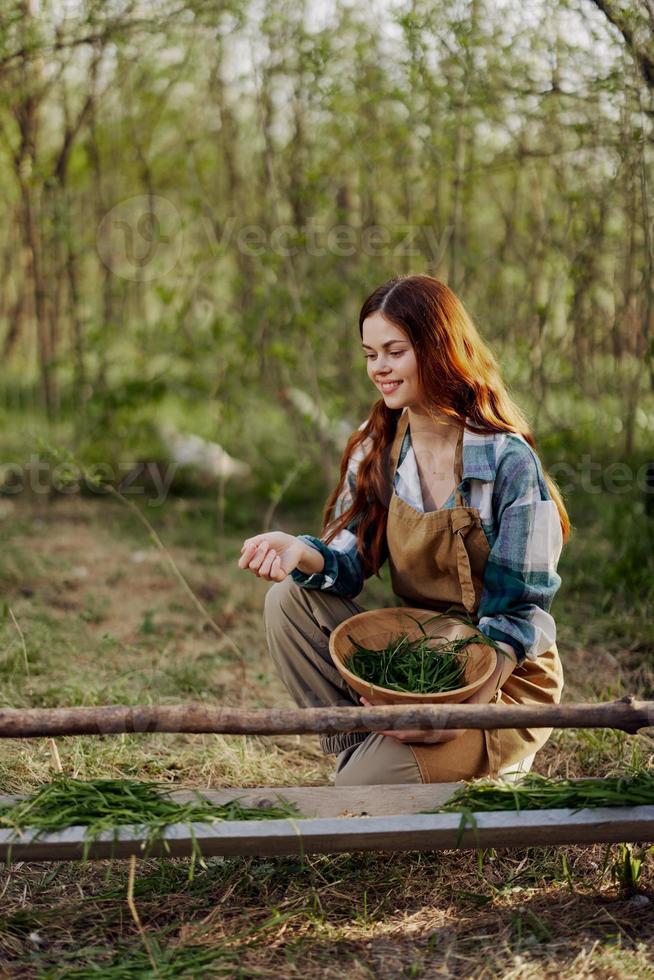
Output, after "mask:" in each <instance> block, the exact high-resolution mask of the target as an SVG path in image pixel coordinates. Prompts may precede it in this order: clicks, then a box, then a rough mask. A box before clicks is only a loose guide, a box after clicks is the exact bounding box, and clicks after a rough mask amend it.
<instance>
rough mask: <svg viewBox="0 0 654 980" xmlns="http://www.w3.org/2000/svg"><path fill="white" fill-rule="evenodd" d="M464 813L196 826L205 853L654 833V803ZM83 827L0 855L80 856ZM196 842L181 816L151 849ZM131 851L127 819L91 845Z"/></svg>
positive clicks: (6, 842) (514, 842)
mask: <svg viewBox="0 0 654 980" xmlns="http://www.w3.org/2000/svg"><path fill="white" fill-rule="evenodd" d="M460 819H461V818H460V814H410V815H402V816H391V817H340V818H321V817H318V818H316V819H314V820H262V821H256V822H253V821H243V820H235V821H225V822H223V823H217V824H212V825H209V824H194V825H192V831H193V836H194V838H195V841H196V842H197V846H198V847H199V848H200V850H201V852H202V854H203V855H204V856H205V857H214V856H218V855H220V856H228V855H261V856H275V855H284V854H293V855H302V854H317V853H324V854H333V853H339V852H342V851H359V850H363V851H377V850H381V851H414V850H420V851H422V850H430V851H431V850H450V849H453V848H462V849H469V848H480V847H505V848H514V847H525V846H527V845H538V846H547V845H551V844H592V843H597V842H605V843H623V842H624V843H629V842H634V841H643V842H648V841H652V840H654V806H639V807H604V808H597V809H586V810H577V811H572V810H538V811H524V812H522V813H515V812H503V813H480V814H477V815H476V823H477V826H476V828H475V829H468V830H466V831H465V832H464V833H463V835H462V836H461V837H460V839H459V824H460ZM84 833H85V831H84V828H83V827H69V828H68V829H67V830H65V831H63V832H61V833H57V834H48V835H43V836H41V837H40V838H39V839H36V836H35V834H34V833H33V832H26V833H25V834H24V835H22V836H21V837H19V838H18V839H13V840H12V834H11V833H10V832H9V831H0V859H1V860H3V861H7V860H12V861H71V860H80V859H81V858H82V856H83V850H84ZM192 850H193V840H192V835H191V832H190V828H189V826H188V825H181V824H175V825H172V826H170V827H169V828H167V830H166V833H165V844H164V842H158V843H157V844H156V845H154V846H153V847H152V848H151V849H150V850H149V851H148V854H149V855H150V856H158V855H166V854H167V855H169V856H171V857H184V856H189V855H190V854H191V853H192ZM132 854H136V855H140V856H144V838H143V835H142V834H140V833H139V832H138V831H137V830H135V829H130V828H127V827H125V828H122V829H121V830H120V831H119V833H118V839H117V840H113V839H112V835H110V834H104V835H103V836H102V837H101V838H100V839H98V840H96V841H94V842H93V843H92V844H91V845H90V848H89V858H91V859H94V860H95V859H100V858H127V857H130V856H131V855H132Z"/></svg>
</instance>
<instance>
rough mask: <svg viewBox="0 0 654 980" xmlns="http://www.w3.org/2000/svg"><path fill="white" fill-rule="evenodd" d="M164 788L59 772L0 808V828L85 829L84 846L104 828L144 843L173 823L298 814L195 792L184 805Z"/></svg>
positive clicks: (289, 807) (288, 806)
mask: <svg viewBox="0 0 654 980" xmlns="http://www.w3.org/2000/svg"><path fill="white" fill-rule="evenodd" d="M170 794H171V790H170V788H169V787H166V786H164V785H163V784H160V783H144V782H140V781H138V780H134V779H91V780H88V781H87V780H83V779H74V778H72V777H69V776H65V775H58V776H55V778H54V779H53V780H52V781H51V782H49V783H46V784H45V785H44V786H41V787H40V788H39V789H38V790H36V792H35V793H33V794H31V796H28V797H26V798H25V799H22V800H17V801H15V802H13V803H10V804H5V805H3V806H0V828H6V829H10V830H13V831H14V832H15V833H16V834H18V833H20V832H21V831H24V830H26V829H29V830H31V831H36V832H37V836H38V835H39V834H45V833H56V832H57V831H61V830H65V829H67V828H68V827H86V834H85V838H86V842H87V845H88V844H90V843H91V842H92V841H93V840H95V839H96V838H97V837H98V836H100V835H101V834H103V833H105V832H108V831H109V832H111V831H113V832H114V834H116V833H117V832H118V830H119V829H120V828H121V827H126V826H129V827H138V828H139V829H144V830H146V831H147V843H148V844H151V843H152V842H153V841H154V840H158V839H160V838H161V837H162V835H163V832H164V830H165V829H166V827H168V826H170V825H171V824H176V823H185V824H193V823H214V822H216V821H218V820H275V819H277V820H281V819H285V818H288V817H297V816H298V813H297V811H296V808H295V807H294V806H292V805H291V804H289V803H283V802H280V803H279V805H278V806H269V807H265V808H264V807H252V806H244V805H243V804H242V803H241V802H240V801H239V800H231V801H230V802H229V803H223V804H217V803H211V802H210V801H209V800H207V799H205V798H204V797H202V796H201V795H200V794H199V793H195V799H193V800H190V801H188V802H185V803H180V802H177V801H176V800H173V799H172V798H171V795H170Z"/></svg>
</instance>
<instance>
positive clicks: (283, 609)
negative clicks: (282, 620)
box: [263, 575, 301, 625]
mask: <svg viewBox="0 0 654 980" xmlns="http://www.w3.org/2000/svg"><path fill="white" fill-rule="evenodd" d="M300 588H301V586H299V585H298V584H297V582H295V581H294V580H293V579H292V578H291V576H290V575H287V576H286V578H285V579H284V580H283V581H282V582H275V583H274V584H273V585H271V587H270V588H269V589H268V591H267V592H266V596H265V599H264V602H263V618H264V620H265V622H266V625H271V624H274V623H275V622H276V621H277V620H278V619H279V617H280V616H282V615H284V614H285V613H287V612H288V609H289V606H290V605H292V604H293V603H295V602H297V590H299V589H300Z"/></svg>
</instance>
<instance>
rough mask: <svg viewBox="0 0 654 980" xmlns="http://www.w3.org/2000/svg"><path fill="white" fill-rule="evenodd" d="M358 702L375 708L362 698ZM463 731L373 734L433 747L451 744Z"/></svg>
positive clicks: (416, 729) (446, 730)
mask: <svg viewBox="0 0 654 980" xmlns="http://www.w3.org/2000/svg"><path fill="white" fill-rule="evenodd" d="M359 700H360V701H361V703H362V704H363V705H365V707H366V708H374V707H375V702H374V701H369V700H368V699H367V698H364V697H361V698H360V699H359ZM382 703H383V702H381V701H380V702H379V704H382ZM464 731H465V729H464V728H439V729H436V730H435V731H431V732H429V731H423V730H422V729H420V728H411V729H408V730H406V731H405V730H403V731H394V730H388V731H383V732H375V735H388V736H389V737H390V738H395V739H397V741H398V742H424V743H425V744H428V745H434V744H436V743H438V742H451V741H453V739H455V738H458V737H459V735H463V732H464Z"/></svg>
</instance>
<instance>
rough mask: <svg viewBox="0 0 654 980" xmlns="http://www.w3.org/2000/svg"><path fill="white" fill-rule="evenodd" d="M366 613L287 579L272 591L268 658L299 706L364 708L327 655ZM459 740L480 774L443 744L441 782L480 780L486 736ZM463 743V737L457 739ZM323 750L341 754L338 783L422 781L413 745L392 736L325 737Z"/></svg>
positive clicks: (353, 604) (350, 602)
mask: <svg viewBox="0 0 654 980" xmlns="http://www.w3.org/2000/svg"><path fill="white" fill-rule="evenodd" d="M358 612H363V607H362V606H360V605H359V604H358V603H356V602H354V600H352V599H343V598H341V597H340V596H336V595H333V594H332V593H330V592H322V591H320V590H319V589H303V588H302V587H301V586H299V585H297V583H295V582H294V581H293V579H292V578H291V577H290V576H289V577H287V578H286V579H284V581H283V582H277V583H275V584H274V585H273V586H271V588H270V589H269V590H268V592H267V594H266V601H265V607H264V622H265V628H266V640H267V643H268V649H269V651H270V655H271V657H272V659H273V661H274V663H275V666H276V667H277V670H278V672H279V675H280V677H281V679H282V680H283V682H284V684H285V685H286V688H287V690H288V692H289V694H290V695H291V697H292V698H293V700H294V701H295V703H296V704H297V705H298V706H299V707H301V708H319V707H327V706H328V705H357V706H358V705H360V702H359V700H358V695H357V694H356V693H355V692H354V691H352V690H350V688H349V687H348V686H347V684H346V683H345V681H344V680H343V678H342V677H341V675H340V674H339V672H338V671H337V670H336V667H334V665H333V663H332V660H331V657H330V655H329V634H330V633H331V631H332V630H333V629H334V628H335V627H336V626H338V624H339V623H342V622H343V620H344V619H348V618H349V617H350V616H354V615H355V614H356V613H358ZM461 739H463V740H465V741H466V752H465V753H464V752H461V753H460V754H461V756H462V757H464V758H466V760H467V763H468V764H469V762H470V759H471V758H475V759H477V760H478V761H477V763H476V765H475V767H473V768H475V771H474V772H473V771H462V768H461V767H458V766H457V765H456V757H457V755H458V754H459V753H457V752H456V751H454V752H453V751H452V746H453V745H456V741H455V742H454V743H444V744H443V760H442V762H443V767H442V769H443V771H442V776H441V778H440V779H439V781H440V782H450V781H455V780H457V779H465V778H468V777H470V776H472V775H479V774H481V773H482V772H483V771H484V770H485V762H486V750H485V746H484V736H483V732H480V731H473V730H469V731H467V732H466V733H465V734H464V735H462V736H461ZM457 741H458V739H457ZM321 744H322V747H323V750H324V751H325V752H329V753H335V754H337V756H338V757H337V760H336V785H338V786H362V785H376V784H379V783H420V782H422V779H421V776H420V770H419V768H418V764H417V763H416V760H415V757H414V755H413V753H412V752H411V749H410V748H409V746H408V745H404V744H403V743H402V742H398V740H397V739H395V738H390V737H388V736H386V735H376V734H371V735H365V734H363V733H352V734H350V733H347V732H346V733H344V734H342V735H329V736H325V737H323V738H321Z"/></svg>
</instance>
